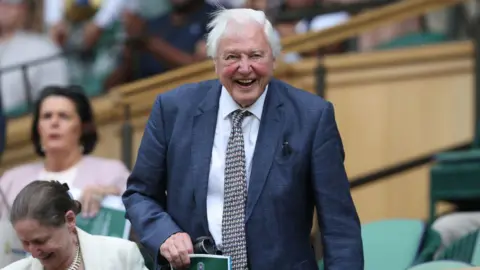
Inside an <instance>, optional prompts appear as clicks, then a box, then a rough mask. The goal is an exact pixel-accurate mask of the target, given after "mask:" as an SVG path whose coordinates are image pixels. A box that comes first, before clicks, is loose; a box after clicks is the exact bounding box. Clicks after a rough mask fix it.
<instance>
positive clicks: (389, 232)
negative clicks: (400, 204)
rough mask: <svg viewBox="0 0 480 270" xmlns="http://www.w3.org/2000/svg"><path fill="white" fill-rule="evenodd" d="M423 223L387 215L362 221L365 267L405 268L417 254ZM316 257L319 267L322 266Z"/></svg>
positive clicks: (373, 269)
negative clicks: (386, 218) (377, 219)
mask: <svg viewBox="0 0 480 270" xmlns="http://www.w3.org/2000/svg"><path fill="white" fill-rule="evenodd" d="M425 227H426V226H425V223H424V222H423V221H421V220H415V219H389V220H381V221H376V222H372V223H368V224H364V225H362V239H363V253H364V258H365V267H364V268H365V269H368V270H385V269H388V270H405V269H408V268H409V267H410V266H411V265H412V264H413V263H414V261H415V258H416V257H417V254H418V250H419V247H420V245H421V243H422V240H423V236H424V232H425ZM323 268H324V266H323V262H322V261H319V269H323Z"/></svg>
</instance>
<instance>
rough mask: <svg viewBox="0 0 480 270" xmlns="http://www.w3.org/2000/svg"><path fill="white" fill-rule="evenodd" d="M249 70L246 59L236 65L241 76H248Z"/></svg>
mask: <svg viewBox="0 0 480 270" xmlns="http://www.w3.org/2000/svg"><path fill="white" fill-rule="evenodd" d="M251 70H252V68H251V67H250V61H249V60H248V58H242V59H241V60H240V62H239V63H238V72H240V73H242V74H248V73H250V71H251Z"/></svg>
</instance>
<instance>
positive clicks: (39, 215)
mask: <svg viewBox="0 0 480 270" xmlns="http://www.w3.org/2000/svg"><path fill="white" fill-rule="evenodd" d="M68 190H69V188H68V185H67V184H61V183H59V182H57V181H33V182H31V183H30V184H28V185H27V186H25V187H24V188H23V189H22V190H21V191H20V193H19V194H18V196H17V197H16V198H15V200H14V202H13V205H12V211H11V213H10V222H11V223H12V225H13V227H14V229H15V232H16V233H17V236H18V238H19V239H20V240H21V241H22V245H23V248H24V249H25V251H27V252H28V253H30V254H31V256H30V257H28V258H25V259H23V260H20V261H17V262H15V263H13V264H10V265H9V266H7V267H6V268H3V269H4V270H57V269H58V270H64V269H68V270H85V269H115V270H122V269H125V270H137V269H138V270H145V269H147V268H146V267H145V263H144V260H143V257H142V255H141V254H140V251H139V249H138V246H137V245H136V244H135V243H133V242H131V241H128V240H124V239H120V238H114V237H108V236H97V235H91V234H88V233H86V232H84V231H82V230H81V229H79V228H77V227H76V224H75V218H76V215H77V214H78V213H79V212H80V210H81V203H80V202H78V201H76V200H74V199H73V198H72V197H71V195H70V194H69V192H68Z"/></svg>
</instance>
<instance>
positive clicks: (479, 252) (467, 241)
mask: <svg viewBox="0 0 480 270" xmlns="http://www.w3.org/2000/svg"><path fill="white" fill-rule="evenodd" d="M479 236H480V234H479V231H474V232H472V233H469V234H467V235H466V236H464V237H462V238H460V239H458V240H457V241H455V242H453V243H452V244H451V245H450V246H448V247H447V248H446V249H445V250H444V251H443V252H442V253H441V254H440V255H439V256H438V257H437V260H454V261H459V262H463V263H468V264H472V265H475V266H480V242H479V240H480V239H479Z"/></svg>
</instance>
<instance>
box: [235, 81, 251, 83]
mask: <svg viewBox="0 0 480 270" xmlns="http://www.w3.org/2000/svg"><path fill="white" fill-rule="evenodd" d="M238 81H239V82H241V83H252V82H253V80H238Z"/></svg>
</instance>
